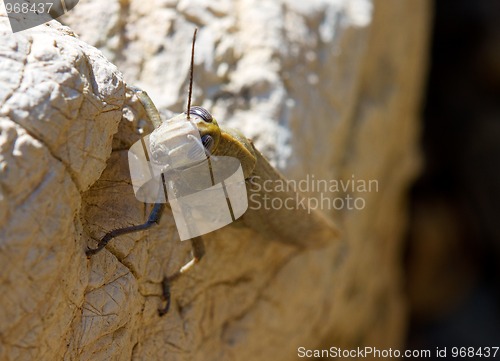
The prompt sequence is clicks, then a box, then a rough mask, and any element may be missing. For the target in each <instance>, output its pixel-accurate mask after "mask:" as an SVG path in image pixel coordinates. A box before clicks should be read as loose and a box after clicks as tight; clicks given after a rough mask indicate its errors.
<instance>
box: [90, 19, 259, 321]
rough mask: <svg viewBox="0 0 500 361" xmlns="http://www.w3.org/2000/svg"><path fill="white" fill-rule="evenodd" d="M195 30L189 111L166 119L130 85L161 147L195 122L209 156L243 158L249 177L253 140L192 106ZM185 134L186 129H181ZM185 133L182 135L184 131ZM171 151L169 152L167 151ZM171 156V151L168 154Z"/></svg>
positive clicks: (166, 285) (200, 246) (159, 209)
mask: <svg viewBox="0 0 500 361" xmlns="http://www.w3.org/2000/svg"><path fill="white" fill-rule="evenodd" d="M196 33H197V29H195V31H194V34H193V42H192V49H191V67H190V80H189V93H188V104H187V109H186V112H185V113H182V114H180V115H177V116H176V117H174V118H171V119H169V120H167V121H162V120H161V117H160V115H159V112H158V110H157V109H156V106H155V105H154V103H153V101H152V100H151V98H150V97H149V96H148V94H147V93H146V92H145V91H143V90H141V89H140V88H137V87H129V88H130V90H132V91H133V92H134V93H135V95H136V96H137V98H138V99H139V101H140V102H141V104H142V106H143V107H144V109H145V111H146V114H147V116H148V117H149V119H150V120H151V122H152V123H153V125H154V127H155V129H154V130H153V132H152V133H151V137H153V138H154V139H155V140H156V142H157V143H158V144H157V145H158V147H159V149H161V146H162V144H164V143H166V142H168V141H171V140H172V137H179V129H178V128H176V129H175V131H174V129H173V124H179V121H181V122H180V124H183V123H182V122H185V124H189V123H191V125H193V124H194V126H195V127H196V129H197V130H198V132H199V136H200V140H201V144H200V148H202V149H203V151H204V152H205V153H206V154H207V155H208V157H211V156H226V157H234V158H237V159H238V160H239V161H240V164H241V167H242V170H243V175H244V178H245V179H248V178H249V177H250V176H251V174H252V172H253V170H254V168H255V165H256V163H257V157H256V154H255V152H254V149H253V147H252V145H251V143H250V141H249V140H248V139H247V138H245V137H244V136H243V135H242V134H241V133H240V132H238V131H237V130H234V129H226V128H222V127H220V126H219V125H218V123H217V121H216V120H215V118H214V117H213V116H212V115H211V114H210V113H209V112H208V111H207V110H206V109H204V108H202V107H199V106H191V97H192V87H193V67H194V48H195V42H196ZM181 133H182V129H181ZM180 135H181V136H182V134H180ZM167 153H168V151H167ZM167 155H168V154H167ZM161 177H162V182H163V184H164V185H165V182H166V179H165V175H164V174H162V175H161ZM164 209H165V203H164V202H157V203H155V204H154V206H153V209H152V211H151V213H150V215H149V217H148V219H147V221H146V222H145V223H143V224H139V225H135V226H129V227H124V228H119V229H115V230H113V231H110V232H108V233H107V234H105V235H104V236H103V237H102V238H101V240H100V241H99V242H98V245H97V247H96V248H88V249H87V251H86V254H87V256H88V257H91V256H93V255H95V254H96V253H98V252H100V251H101V250H102V249H103V248H104V247H105V246H106V245H107V244H108V243H109V242H110V241H111V240H112V239H113V238H116V237H118V236H121V235H124V234H128V233H133V232H138V231H143V230H146V229H148V228H150V227H152V226H154V225H156V224H158V223H159V221H160V218H161V216H162V214H163V211H164ZM190 241H191V246H192V259H191V260H190V261H189V262H187V263H186V264H185V265H184V266H183V267H181V268H180V270H179V271H177V272H176V273H174V274H173V275H171V276H170V277H165V278H164V280H163V282H162V288H163V296H164V298H165V300H166V306H165V307H164V308H161V309H159V310H158V312H159V314H160V316H162V315H164V314H165V313H167V312H168V310H169V307H170V284H171V282H172V281H173V280H175V279H177V278H178V277H179V276H180V275H181V274H183V273H185V272H186V271H188V270H189V269H190V268H192V267H193V266H194V265H195V264H196V263H198V262H199V261H200V260H201V258H202V257H203V256H204V254H205V247H204V243H203V239H202V238H201V237H199V236H198V237H194V238H191V240H190Z"/></svg>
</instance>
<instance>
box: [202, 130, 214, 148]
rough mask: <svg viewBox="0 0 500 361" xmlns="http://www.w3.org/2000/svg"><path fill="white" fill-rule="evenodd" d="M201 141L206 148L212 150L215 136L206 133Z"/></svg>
mask: <svg viewBox="0 0 500 361" xmlns="http://www.w3.org/2000/svg"><path fill="white" fill-rule="evenodd" d="M201 143H202V144H203V146H204V147H205V149H206V150H208V151H211V150H212V147H213V145H214V138H212V136H210V135H208V134H206V135H204V136H203V137H201Z"/></svg>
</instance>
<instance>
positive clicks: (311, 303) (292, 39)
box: [0, 0, 430, 360]
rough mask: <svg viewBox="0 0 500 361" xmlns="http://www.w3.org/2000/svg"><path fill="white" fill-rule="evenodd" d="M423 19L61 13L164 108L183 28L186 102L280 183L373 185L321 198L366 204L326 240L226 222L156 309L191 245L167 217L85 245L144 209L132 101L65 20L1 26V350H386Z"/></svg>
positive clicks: (260, 9)
mask: <svg viewBox="0 0 500 361" xmlns="http://www.w3.org/2000/svg"><path fill="white" fill-rule="evenodd" d="M429 17H430V14H429V8H428V2H427V1H413V0H379V1H373V2H372V1H368V0H337V1H319V0H317V1H307V2H306V1H292V0H289V1H276V2H274V1H249V0H238V1H229V0H227V1H203V0H198V1H186V0H182V1H180V2H177V1H166V0H163V1H160V0H158V1H154V0H142V1H136V0H130V1H114V0H110V1H106V2H102V1H97V0H95V1H93V0H88V1H82V2H81V3H80V4H79V5H78V6H77V7H76V8H75V9H74V10H73V11H72V12H70V13H69V15H68V16H67V17H65V18H64V19H63V22H64V23H65V24H67V25H69V26H71V29H72V30H73V31H75V33H77V34H78V35H79V36H80V39H81V40H83V41H85V42H87V43H89V44H92V45H94V46H96V47H98V48H99V49H100V50H102V52H103V53H104V55H105V56H106V57H107V58H108V59H109V60H110V61H111V62H112V63H114V64H115V65H116V66H117V67H118V69H119V70H120V71H121V72H123V74H124V78H125V80H126V82H127V83H128V84H134V85H139V86H141V87H142V88H144V89H145V90H147V91H148V93H149V94H150V95H151V96H152V98H153V100H154V101H155V103H156V104H157V106H158V107H159V108H160V109H161V111H162V113H164V114H165V115H168V114H170V113H169V111H168V110H170V111H173V112H179V111H181V110H182V109H183V107H184V106H185V103H186V85H187V81H188V78H189V75H188V69H189V52H190V39H191V36H192V31H193V28H194V27H195V26H197V27H199V28H200V30H199V37H198V42H197V48H196V49H197V50H196V60H195V94H194V99H193V100H194V104H198V105H202V106H205V107H207V108H209V109H210V111H211V112H212V114H213V115H214V116H215V117H216V118H217V119H218V120H219V122H220V123H222V124H225V125H227V124H229V125H230V126H233V127H237V128H239V129H240V130H241V131H242V132H243V133H244V134H245V135H246V136H248V137H249V138H252V139H254V142H255V144H256V146H257V148H258V149H260V150H261V151H263V152H264V153H265V154H266V155H267V156H268V157H269V159H270V160H271V162H272V163H273V164H274V165H276V166H277V167H279V169H280V170H282V172H283V173H284V174H285V175H286V176H287V177H288V178H290V179H303V178H305V177H306V175H307V174H309V175H310V176H312V175H314V176H315V178H316V179H326V180H331V179H340V178H345V179H351V176H352V175H354V176H355V178H356V179H362V180H376V181H377V182H378V192H376V191H373V192H370V193H363V192H358V191H359V190H358V191H356V190H354V191H353V190H352V189H347V190H346V191H341V192H338V193H327V194H325V195H326V196H329V197H346V196H347V195H350V196H352V197H357V196H361V197H363V199H364V200H365V202H366V207H365V209H363V210H347V209H343V210H340V211H329V210H324V214H325V215H326V216H327V217H329V218H330V219H331V220H333V221H334V222H336V223H337V224H338V225H339V227H340V230H341V246H340V247H339V243H338V242H333V240H332V245H331V246H329V247H326V248H322V249H319V250H317V249H316V250H307V249H298V248H297V247H295V246H294V245H293V244H292V245H287V244H283V243H282V242H273V240H274V239H273V238H274V237H270V236H266V234H262V233H258V232H256V231H255V230H254V229H249V228H246V227H238V225H235V226H231V227H227V228H224V229H223V230H220V231H217V232H214V233H213V234H210V235H207V236H206V237H204V238H205V239H206V247H207V254H206V258H204V259H203V260H202V262H201V263H200V264H199V265H197V267H196V268H195V269H194V270H193V271H192V272H191V273H190V274H188V275H186V276H185V277H183V278H181V279H179V281H178V282H177V283H175V284H174V285H173V287H172V294H173V307H172V310H171V312H170V313H169V314H167V315H166V316H165V317H163V318H159V317H158V316H157V313H156V309H157V308H158V307H159V306H161V305H162V303H161V299H160V297H159V296H160V286H159V282H160V281H161V279H162V277H163V275H165V274H172V273H173V272H174V271H175V270H177V269H178V267H179V266H181V265H182V264H183V263H184V262H185V261H186V260H187V259H188V252H189V245H188V244H187V243H186V242H183V243H181V242H179V241H178V235H177V232H176V230H175V225H174V223H173V219H172V215H171V213H170V212H169V211H167V212H166V213H165V215H164V216H163V218H162V222H161V224H160V226H159V227H157V228H156V229H152V230H150V231H148V232H143V233H139V234H136V235H130V236H123V237H121V238H120V239H117V240H115V241H112V242H111V243H110V245H109V246H108V248H107V249H106V250H104V251H103V252H102V253H100V254H98V255H97V256H95V257H94V258H92V259H91V260H90V261H88V260H87V259H86V257H85V254H84V250H85V248H86V247H87V245H95V241H94V239H98V238H99V237H100V236H102V235H103V234H104V233H105V232H106V231H107V230H110V229H113V228H116V227H120V226H125V225H130V224H137V223H140V222H142V221H144V219H145V217H146V216H147V212H148V209H149V208H148V207H147V206H145V205H143V204H141V203H140V202H138V201H137V200H135V198H134V196H133V193H132V189H131V186H130V179H129V175H128V169H127V152H126V151H127V149H128V147H130V145H131V144H132V143H133V142H135V141H137V140H138V139H139V137H140V135H138V134H137V132H136V130H137V127H138V126H141V127H142V128H144V131H145V132H149V131H150V130H151V129H150V128H148V125H147V124H145V123H144V122H143V120H142V119H143V118H144V114H143V112H142V110H141V108H140V106H139V105H138V104H137V101H136V100H135V98H133V97H131V96H130V94H129V96H127V97H126V96H125V86H124V84H123V81H122V76H121V75H120V73H119V72H118V71H117V69H116V68H115V67H114V66H113V65H112V64H110V63H108V62H107V61H106V60H105V59H104V58H103V57H102V56H101V55H100V54H99V53H98V52H97V51H96V50H95V49H93V48H92V47H90V46H87V45H85V43H83V42H82V41H81V40H78V39H76V38H74V37H73V36H72V34H71V32H70V30H69V29H68V28H63V27H60V26H58V25H57V24H56V23H55V22H54V23H53V24H51V26H44V27H39V28H37V29H33V30H29V31H26V32H23V33H20V34H19V35H16V36H15V37H14V36H12V35H11V34H10V33H9V28H8V23H7V21H6V19H5V18H0V19H1V20H2V22H1V26H2V28H1V29H2V39H1V40H0V46H1V49H2V50H1V52H0V56H1V58H0V82H1V83H0V99H1V103H0V106H1V108H0V116H1V117H2V120H1V128H0V129H1V133H0V149H1V155H0V157H1V158H0V170H1V173H0V191H1V193H0V202H1V203H2V207H1V208H0V227H1V228H0V257H1V264H2V266H4V267H2V271H1V273H0V300H1V301H0V304H1V305H2V311H1V312H2V317H0V334H1V335H2V338H1V344H0V355H1V357H0V358H1V359H48V360H54V359H68V360H72V359H75V360H109V359H116V360H129V359H137V360H155V359H168V360H271V359H273V360H289V359H295V358H296V357H297V356H296V355H297V348H298V347H299V346H305V347H320V346H322V347H330V346H339V347H344V348H345V347H355V346H358V345H361V346H377V347H393V348H398V347H399V348H402V345H403V341H404V337H405V334H404V332H405V326H406V325H405V302H404V297H403V284H402V270H401V256H402V243H401V242H402V235H403V232H404V227H405V222H406V214H405V208H404V206H405V195H404V192H405V190H406V189H407V187H408V186H409V183H410V182H411V180H412V179H413V177H414V176H415V173H416V170H417V169H418V153H417V140H418V113H417V112H418V106H419V101H420V94H421V90H422V79H423V78H424V74H425V65H426V64H425V58H426V51H427V36H428V21H429ZM125 102H126V103H125ZM124 103H125V104H126V105H125V106H124ZM122 108H123V111H120V110H121V109H122ZM121 114H123V118H122V121H121V122H120V117H121ZM113 136H114V139H113V142H111V141H112V138H113ZM111 146H113V150H114V151H113V152H111ZM106 162H107V163H106ZM106 164H107V167H106ZM105 167H106V168H105ZM104 168H105V169H104ZM103 169H104V171H103ZM89 187H90V188H89ZM309 195H310V196H313V197H320V194H318V192H314V191H311V192H309ZM292 213H293V212H292ZM291 217H293V215H291ZM297 221H298V222H307V219H300V220H297Z"/></svg>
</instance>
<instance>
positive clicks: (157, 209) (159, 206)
mask: <svg viewBox="0 0 500 361" xmlns="http://www.w3.org/2000/svg"><path fill="white" fill-rule="evenodd" d="M164 209H165V203H155V205H154V207H153V209H152V211H151V213H150V214H149V217H148V220H147V221H146V222H144V223H142V224H138V225H136V226H129V227H123V228H118V229H115V230H113V231H111V232H108V233H106V234H105V235H104V237H102V238H101V240H100V241H99V243H98V244H97V247H96V248H87V251H86V252H85V254H86V255H87V257H90V256H93V255H94V254H96V253H98V252H99V251H101V250H102V249H103V248H104V247H106V245H107V244H108V243H109V241H111V240H112V239H113V238H115V237H118V236H121V235H123V234H128V233H133V232H138V231H143V230H145V229H148V228H150V227H152V226H154V225H155V224H158V222H159V221H160V218H161V215H162V214H163V210H164Z"/></svg>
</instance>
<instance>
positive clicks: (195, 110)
mask: <svg viewBox="0 0 500 361" xmlns="http://www.w3.org/2000/svg"><path fill="white" fill-rule="evenodd" d="M189 114H190V115H196V116H197V117H200V118H201V119H202V120H203V121H205V122H207V123H212V121H213V118H212V114H210V113H209V112H208V111H207V110H206V109H205V108H202V107H198V106H194V107H191V109H190V110H189Z"/></svg>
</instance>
